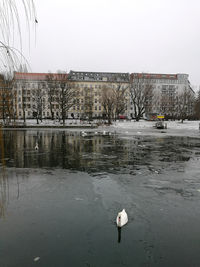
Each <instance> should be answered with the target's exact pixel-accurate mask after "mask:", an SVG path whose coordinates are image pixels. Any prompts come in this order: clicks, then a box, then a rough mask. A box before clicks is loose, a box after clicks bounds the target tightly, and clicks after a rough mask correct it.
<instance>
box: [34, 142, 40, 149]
mask: <svg viewBox="0 0 200 267" xmlns="http://www.w3.org/2000/svg"><path fill="white" fill-rule="evenodd" d="M38 149H39V146H38V142H36V144H35V150H38Z"/></svg>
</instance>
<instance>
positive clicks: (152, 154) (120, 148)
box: [0, 130, 200, 267]
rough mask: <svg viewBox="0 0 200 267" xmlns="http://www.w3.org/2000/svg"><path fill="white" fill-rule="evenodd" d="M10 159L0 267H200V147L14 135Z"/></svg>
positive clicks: (187, 141)
mask: <svg viewBox="0 0 200 267" xmlns="http://www.w3.org/2000/svg"><path fill="white" fill-rule="evenodd" d="M36 142H38V144H39V150H35V149H34V147H35V143H36ZM3 148H4V149H3ZM0 151H1V165H0V168H1V170H0V171H1V174H0V267H29V266H30V267H31V266H42V267H43V266H44V267H46V266H47V267H64V266H67V267H68V266H69V267H73V266H74V267H76V266H80V267H82V266H83V267H84V266H86V267H107V266H136V267H137V266H166V267H169V266H181V267H184V266H187V267H188V266H189V267H190V266H192V267H193V266H200V139H195V138H189V137H165V138H164V137H149V136H148V137H144V136H127V135H126V136H123V134H121V135H117V134H112V135H108V134H107V135H103V134H101V133H99V134H96V135H95V134H94V133H89V134H87V135H86V136H84V137H83V136H81V134H80V132H63V131H55V130H54V131H34V130H33V131H31V130H29V131H4V132H3V140H2V142H1V143H0ZM122 208H125V209H126V211H127V213H128V216H129V222H128V224H127V225H126V226H124V227H123V228H122V230H121V233H120V234H121V236H120V238H119V232H118V229H117V227H116V225H115V219H116V216H117V213H118V212H119V211H120V210H121V209H122ZM119 240H120V242H119ZM37 257H39V258H38V261H34V259H35V260H36V258H37Z"/></svg>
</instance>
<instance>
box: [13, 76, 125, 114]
mask: <svg viewBox="0 0 200 267" xmlns="http://www.w3.org/2000/svg"><path fill="white" fill-rule="evenodd" d="M65 75H66V81H65V82H66V83H67V85H68V86H69V87H70V89H71V90H72V91H73V92H74V96H73V104H71V105H70V108H69V109H68V111H67V114H66V117H68V118H99V117H102V116H103V114H104V108H103V105H102V90H104V89H107V90H109V89H110V88H112V89H115V88H119V87H120V89H126V93H125V100H126V103H127V105H126V110H125V112H124V113H123V114H122V115H124V116H128V114H129V108H130V107H129V106H130V99H129V74H128V73H103V72H78V71H70V72H69V73H68V74H65ZM62 78H63V74H59V73H56V74H55V73H19V72H15V74H14V86H13V91H14V93H15V95H16V115H17V118H19V119H22V118H23V117H26V118H33V117H35V114H36V111H37V110H38V105H40V110H41V111H40V113H42V117H43V118H49V117H51V113H52V110H51V107H50V101H49V97H50V95H49V91H50V90H51V87H54V89H55V90H54V93H53V96H52V95H51V96H52V98H53V102H51V104H52V106H53V113H54V118H60V117H61V110H60V105H59V99H58V95H59V92H60V90H61V88H60V83H59V82H60V81H61V80H62ZM56 82H57V83H56Z"/></svg>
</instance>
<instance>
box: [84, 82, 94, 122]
mask: <svg viewBox="0 0 200 267" xmlns="http://www.w3.org/2000/svg"><path fill="white" fill-rule="evenodd" d="M93 107H94V95H93V92H92V90H91V89H90V88H88V87H86V88H84V115H85V117H86V118H88V119H89V121H90V120H92V115H93Z"/></svg>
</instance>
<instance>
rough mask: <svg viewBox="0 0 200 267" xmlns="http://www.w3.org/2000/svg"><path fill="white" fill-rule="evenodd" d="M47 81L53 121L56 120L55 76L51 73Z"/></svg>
mask: <svg viewBox="0 0 200 267" xmlns="http://www.w3.org/2000/svg"><path fill="white" fill-rule="evenodd" d="M46 80H47V86H48V88H47V92H48V102H49V108H50V112H51V119H52V120H54V115H55V114H54V98H55V92H56V84H57V83H56V80H55V76H54V75H53V74H51V73H49V74H48V75H47V76H46Z"/></svg>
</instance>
